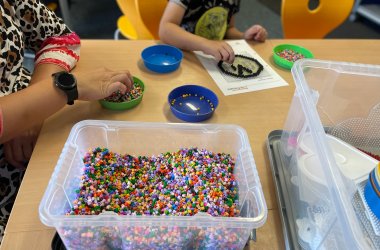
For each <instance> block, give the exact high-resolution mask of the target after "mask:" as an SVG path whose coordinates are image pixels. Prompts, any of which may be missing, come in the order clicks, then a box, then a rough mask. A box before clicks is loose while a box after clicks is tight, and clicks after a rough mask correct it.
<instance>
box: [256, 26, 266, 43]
mask: <svg viewBox="0 0 380 250" xmlns="http://www.w3.org/2000/svg"><path fill="white" fill-rule="evenodd" d="M267 35H268V32H267V31H266V30H265V29H264V28H263V29H261V30H259V31H258V32H257V34H256V35H255V37H254V39H255V40H256V41H259V42H264V41H265V39H266V38H267Z"/></svg>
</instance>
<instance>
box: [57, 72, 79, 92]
mask: <svg viewBox="0 0 380 250" xmlns="http://www.w3.org/2000/svg"><path fill="white" fill-rule="evenodd" d="M56 82H57V84H59V85H60V86H61V87H62V88H63V89H72V88H74V87H75V85H76V80H75V78H74V76H73V75H72V74H70V73H67V72H64V73H61V74H58V75H57V78H56Z"/></svg>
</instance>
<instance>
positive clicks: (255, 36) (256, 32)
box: [226, 16, 268, 42]
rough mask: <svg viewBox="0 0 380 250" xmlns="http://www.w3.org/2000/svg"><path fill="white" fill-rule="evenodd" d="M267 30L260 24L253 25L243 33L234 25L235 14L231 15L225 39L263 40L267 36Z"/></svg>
mask: <svg viewBox="0 0 380 250" xmlns="http://www.w3.org/2000/svg"><path fill="white" fill-rule="evenodd" d="M267 35H268V33H267V31H266V30H265V28H263V27H262V26H261V25H257V24H256V25H253V26H252V27H250V28H249V29H247V30H246V31H245V32H244V33H243V32H241V31H240V30H238V29H237V28H236V27H235V16H232V18H231V20H230V24H229V26H228V29H227V32H226V38H227V39H245V40H254V41H258V42H264V41H265V39H266V38H267Z"/></svg>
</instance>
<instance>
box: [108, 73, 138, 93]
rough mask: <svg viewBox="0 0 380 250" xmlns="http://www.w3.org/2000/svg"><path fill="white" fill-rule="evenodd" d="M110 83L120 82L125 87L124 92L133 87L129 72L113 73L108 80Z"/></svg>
mask: <svg viewBox="0 0 380 250" xmlns="http://www.w3.org/2000/svg"><path fill="white" fill-rule="evenodd" d="M110 82H111V83H116V82H121V83H123V84H124V85H125V86H126V90H127V91H128V90H130V89H131V88H132V85H133V79H132V75H131V73H130V72H129V71H119V72H114V73H113V76H112V77H111V79H110Z"/></svg>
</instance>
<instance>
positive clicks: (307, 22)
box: [281, 0, 355, 38]
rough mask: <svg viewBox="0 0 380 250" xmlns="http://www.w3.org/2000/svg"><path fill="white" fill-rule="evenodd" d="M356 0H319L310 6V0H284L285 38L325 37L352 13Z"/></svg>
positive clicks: (283, 20) (283, 24)
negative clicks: (316, 3) (314, 5)
mask: <svg viewBox="0 0 380 250" xmlns="http://www.w3.org/2000/svg"><path fill="white" fill-rule="evenodd" d="M354 2H355V0H342V1H335V0H319V5H318V6H317V7H316V8H314V9H312V10H311V9H310V8H309V0H282V5H281V21H282V29H283V32H284V38H324V37H325V36H326V35H327V34H328V33H329V32H331V31H332V30H334V29H335V28H337V27H338V26H339V25H341V24H342V23H343V22H344V21H345V20H346V19H347V18H348V16H349V15H350V13H351V10H352V7H353V5H354Z"/></svg>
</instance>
